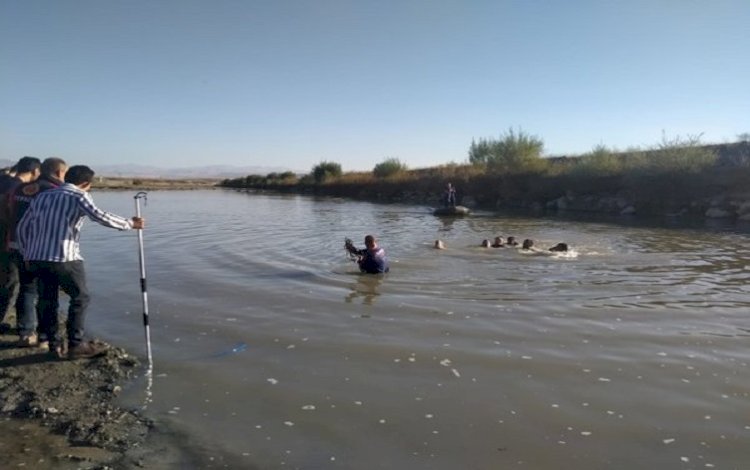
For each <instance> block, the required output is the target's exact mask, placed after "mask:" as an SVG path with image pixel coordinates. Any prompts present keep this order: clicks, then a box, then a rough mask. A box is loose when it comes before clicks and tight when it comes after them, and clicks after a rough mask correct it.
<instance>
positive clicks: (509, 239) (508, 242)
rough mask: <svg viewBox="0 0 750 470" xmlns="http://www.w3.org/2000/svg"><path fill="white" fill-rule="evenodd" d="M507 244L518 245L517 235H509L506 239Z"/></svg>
mask: <svg viewBox="0 0 750 470" xmlns="http://www.w3.org/2000/svg"><path fill="white" fill-rule="evenodd" d="M505 244H506V245H513V246H516V245H518V242H517V241H516V237H508V239H507V240H506V241H505Z"/></svg>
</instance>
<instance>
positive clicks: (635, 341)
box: [83, 191, 750, 469]
mask: <svg viewBox="0 0 750 470" xmlns="http://www.w3.org/2000/svg"><path fill="white" fill-rule="evenodd" d="M95 199H96V201H97V202H98V203H99V205H100V206H102V207H103V208H106V209H110V210H113V211H115V212H119V213H124V214H132V213H133V199H132V194H130V193H120V192H113V193H98V194H95ZM143 211H144V214H145V216H146V217H147V218H148V223H149V228H148V230H147V232H146V233H145V240H146V263H147V271H148V295H149V306H150V310H151V325H152V338H153V348H154V360H155V379H154V384H153V389H152V391H153V401H152V402H150V403H149V404H148V407H147V410H146V413H147V414H149V415H150V416H151V417H153V418H154V419H156V420H157V422H158V423H159V424H160V426H163V427H165V428H168V429H174V430H175V432H176V433H177V432H178V433H180V434H183V433H184V435H186V436H188V438H187V439H188V440H189V443H190V446H192V447H193V448H194V450H196V449H197V450H198V451H200V452H201V453H202V454H204V457H207V458H208V459H209V460H208V461H211V460H210V459H211V458H212V457H213V456H214V455H215V458H216V460H215V461H216V462H217V465H218V466H221V462H227V461H230V460H231V461H233V462H236V461H239V462H243V464H242V465H243V466H244V465H246V466H247V468H253V467H257V468H281V467H283V468H310V469H319V468H332V469H336V468H341V469H353V468H356V469H381V468H382V469H456V468H471V469H497V468H533V469H556V468H576V469H602V468H617V469H619V468H622V469H626V468H634V467H635V466H636V465H638V466H643V467H645V468H725V469H726V468H737V469H739V468H747V466H748V465H750V397H749V396H748V393H749V391H750V368H749V367H748V362H750V319H749V318H748V311H749V307H750V290H749V289H748V287H747V285H748V282H749V281H750V269H748V260H750V238H748V235H747V234H746V233H743V232H742V231H740V230H737V229H727V228H722V229H721V230H717V229H712V228H707V227H703V226H699V227H692V228H691V227H677V226H670V225H668V224H667V225H662V226H658V225H651V226H640V227H639V226H623V225H621V224H619V225H618V224H611V223H603V222H590V221H589V222H582V221H571V220H550V219H546V220H542V219H531V218H508V217H498V216H492V215H490V214H478V215H475V216H472V217H469V218H466V219H459V220H441V219H439V218H436V217H433V216H431V215H430V213H429V208H426V207H415V206H399V205H375V204H369V203H360V202H351V201H342V200H330V199H324V200H315V199H311V198H307V197H298V196H263V195H249V194H243V193H237V192H229V191H193V192H153V193H151V194H150V195H149V201H148V206H146V207H145V208H143ZM84 232H85V236H84V240H83V252H84V256H85V257H86V258H87V269H88V275H89V278H90V281H89V282H90V284H91V288H92V291H93V293H94V296H95V297H94V299H93V301H92V306H91V313H90V317H89V319H88V320H87V321H88V325H89V329H90V330H91V331H93V332H95V333H96V334H97V335H99V336H101V337H104V338H105V339H108V340H111V341H113V342H115V343H116V344H117V345H119V346H123V347H126V348H128V349H130V350H131V351H132V352H134V353H140V354H143V352H144V350H145V348H144V346H143V328H142V326H141V313H142V309H141V303H140V302H141V296H140V289H139V286H138V267H137V243H136V239H135V237H134V235H133V234H118V233H117V232H114V231H111V230H107V229H103V228H99V227H95V226H93V225H91V226H88V227H87V228H86V229H85V230H84ZM370 232H373V233H375V234H377V235H378V236H379V238H380V239H381V242H382V245H383V246H384V247H385V248H386V250H387V251H388V253H389V255H390V258H391V263H392V268H391V273H390V274H388V275H387V276H386V277H384V278H380V277H376V276H362V275H360V274H358V273H357V270H356V269H355V265H354V264H352V263H351V262H350V261H348V260H347V258H346V256H345V253H344V251H343V249H342V245H343V240H344V237H346V236H348V237H351V238H353V239H354V240H355V242H357V243H358V244H361V239H362V238H363V236H364V235H365V234H366V233H370ZM495 235H501V236H508V235H514V236H516V237H519V238H533V239H534V240H536V242H537V245H538V246H541V247H547V246H552V245H553V244H555V243H557V242H559V241H565V242H567V243H569V244H570V245H571V246H572V247H573V248H574V251H573V253H572V254H569V255H567V256H548V255H544V254H533V255H529V254H522V253H519V252H518V251H517V250H515V249H489V250H487V249H481V248H479V247H478V244H479V242H480V241H481V240H482V239H483V238H491V237H493V236H495ZM436 238H440V239H442V240H444V241H445V242H446V244H447V245H448V249H447V250H445V251H437V250H433V249H432V248H431V244H432V242H433V241H434V240H435V239H436ZM144 385H145V384H144V383H136V384H135V385H134V386H133V387H132V389H131V390H130V393H129V395H128V397H127V399H128V400H129V402H130V403H131V404H132V405H134V406H135V405H137V404H138V403H140V402H141V401H142V400H143V396H144V393H143V387H144Z"/></svg>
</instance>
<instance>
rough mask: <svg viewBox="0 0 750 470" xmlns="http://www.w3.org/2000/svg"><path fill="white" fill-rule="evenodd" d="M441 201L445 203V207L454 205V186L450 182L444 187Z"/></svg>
mask: <svg viewBox="0 0 750 470" xmlns="http://www.w3.org/2000/svg"><path fill="white" fill-rule="evenodd" d="M443 203H444V204H445V207H456V188H454V187H453V185H452V184H450V183H448V186H446V187H445V192H444V193H443Z"/></svg>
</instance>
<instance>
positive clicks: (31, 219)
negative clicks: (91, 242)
mask: <svg viewBox="0 0 750 470" xmlns="http://www.w3.org/2000/svg"><path fill="white" fill-rule="evenodd" d="M86 217H88V218H90V219H91V220H93V221H94V222H98V223H100V224H101V225H104V226H105V227H111V228H116V229H118V230H129V229H131V228H133V223H132V221H130V220H129V219H125V218H123V217H120V216H119V215H115V214H110V213H109V212H104V211H103V210H101V209H99V208H98V207H96V205H95V204H94V200H93V199H92V197H91V195H90V194H89V193H88V192H86V191H83V190H82V189H80V188H79V187H78V186H75V185H73V184H70V183H65V184H64V185H62V186H60V187H59V188H56V189H52V190H50V191H46V192H44V193H41V194H39V195H38V196H37V197H36V198H35V199H34V201H33V202H32V203H31V205H30V206H29V208H28V209H27V210H26V213H25V214H24V216H23V218H22V219H21V220H20V222H19V223H18V228H17V232H16V233H17V235H18V243H19V248H20V251H21V254H22V255H23V258H24V260H26V261H52V262H58V263H61V262H65V261H78V260H83V257H82V256H81V249H80V246H79V243H78V241H79V239H80V236H81V227H82V226H83V222H84V220H85V219H86Z"/></svg>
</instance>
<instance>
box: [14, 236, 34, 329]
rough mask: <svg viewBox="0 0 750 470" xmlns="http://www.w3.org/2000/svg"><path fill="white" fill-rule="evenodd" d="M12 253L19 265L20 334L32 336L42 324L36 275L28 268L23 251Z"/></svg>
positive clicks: (18, 317) (17, 300) (18, 302)
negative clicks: (37, 300) (37, 299)
mask: <svg viewBox="0 0 750 470" xmlns="http://www.w3.org/2000/svg"><path fill="white" fill-rule="evenodd" d="M12 253H13V254H12V257H13V262H14V263H17V265H18V268H17V269H18V296H17V297H16V322H17V323H18V336H31V335H32V334H33V333H35V332H36V331H37V327H38V326H39V325H40V324H41V321H40V319H41V318H40V315H41V311H40V310H38V309H37V305H36V298H37V283H36V275H35V274H34V273H33V272H32V271H31V270H29V269H27V268H26V265H25V263H24V262H23V257H22V256H21V253H19V252H18V251H13V252H12Z"/></svg>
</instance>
